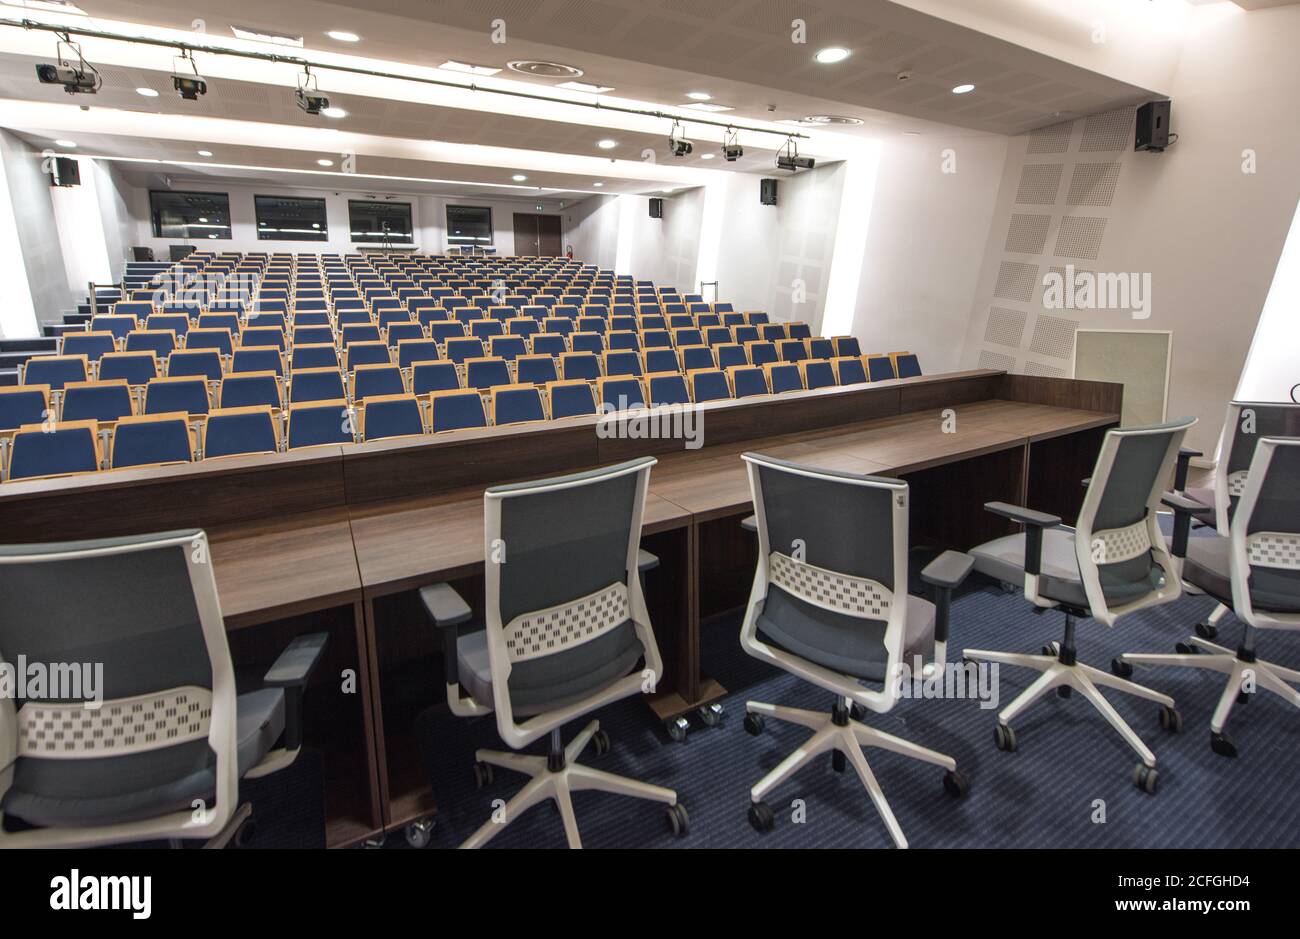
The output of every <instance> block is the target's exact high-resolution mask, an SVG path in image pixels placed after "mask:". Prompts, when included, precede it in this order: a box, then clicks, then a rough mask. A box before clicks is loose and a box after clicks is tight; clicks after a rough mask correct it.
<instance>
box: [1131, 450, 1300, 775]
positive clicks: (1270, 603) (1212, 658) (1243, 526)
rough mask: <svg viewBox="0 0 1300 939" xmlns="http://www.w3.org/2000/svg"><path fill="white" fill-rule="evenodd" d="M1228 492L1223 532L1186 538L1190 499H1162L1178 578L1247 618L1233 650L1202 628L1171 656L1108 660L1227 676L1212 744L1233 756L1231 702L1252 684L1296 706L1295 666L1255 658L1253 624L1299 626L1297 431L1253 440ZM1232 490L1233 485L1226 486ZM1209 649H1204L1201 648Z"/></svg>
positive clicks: (1299, 703)
mask: <svg viewBox="0 0 1300 939" xmlns="http://www.w3.org/2000/svg"><path fill="white" fill-rule="evenodd" d="M1233 489H1237V491H1236V492H1233V493H1232V498H1233V502H1234V511H1233V513H1232V521H1231V523H1230V525H1229V530H1228V533H1227V534H1226V535H1223V534H1218V535H1214V536H1210V537H1197V538H1190V539H1189V538H1188V533H1189V529H1190V526H1191V520H1192V518H1193V517H1194V516H1195V515H1196V513H1197V511H1198V504H1197V503H1195V502H1194V501H1192V500H1190V499H1188V498H1186V497H1181V496H1178V495H1176V494H1173V493H1170V494H1167V495H1166V496H1165V504H1167V505H1168V506H1170V507H1171V508H1172V509H1173V510H1174V512H1175V513H1176V519H1177V520H1176V522H1175V525H1174V538H1173V553H1174V556H1175V557H1177V558H1180V559H1185V561H1184V563H1183V579H1184V580H1186V581H1187V582H1188V583H1190V584H1194V585H1195V586H1196V587H1198V588H1199V589H1200V590H1201V591H1202V592H1204V593H1206V594H1208V595H1209V596H1211V597H1213V598H1214V599H1215V600H1218V601H1219V603H1220V604H1224V605H1227V606H1229V607H1230V608H1231V609H1232V610H1233V612H1234V613H1235V614H1236V616H1237V618H1238V619H1240V620H1241V621H1242V622H1243V623H1244V624H1245V630H1244V632H1243V634H1242V639H1241V644H1240V645H1239V646H1238V647H1237V649H1236V651H1233V650H1231V649H1228V648H1225V647H1224V646H1220V645H1216V644H1215V643H1213V642H1210V641H1209V640H1208V639H1206V638H1204V637H1203V636H1200V635H1195V636H1191V637H1189V638H1188V640H1187V642H1186V643H1179V647H1178V648H1179V651H1178V652H1177V653H1175V654H1171V655H1161V654H1146V653H1125V654H1123V655H1121V656H1120V657H1119V658H1117V659H1116V660H1115V661H1114V662H1113V663H1112V670H1113V671H1114V672H1115V673H1116V674H1118V675H1122V676H1128V675H1130V674H1132V672H1133V666H1134V665H1166V666H1176V667H1183V668H1203V669H1208V670H1210V671H1215V672H1221V673H1223V674H1225V675H1227V676H1228V679H1227V683H1226V684H1225V685H1224V688H1223V693H1222V695H1220V697H1219V703H1218V705H1217V706H1216V707H1215V709H1214V715H1213V717H1211V719H1210V748H1211V749H1212V750H1213V751H1214V752H1215V753H1218V754H1220V755H1221V756H1236V755H1237V747H1236V744H1235V743H1233V741H1232V738H1231V737H1229V736H1228V734H1227V733H1226V732H1225V731H1224V727H1225V725H1226V724H1227V722H1228V716H1229V715H1230V714H1231V713H1232V707H1233V705H1234V704H1236V703H1238V702H1239V701H1243V700H1247V699H1245V698H1243V697H1242V696H1243V695H1249V694H1251V693H1252V692H1253V691H1255V690H1258V689H1264V690H1267V691H1271V692H1273V693H1274V694H1276V695H1278V696H1280V697H1281V698H1283V699H1284V700H1286V701H1290V702H1291V704H1292V705H1293V706H1295V707H1300V691H1297V690H1296V689H1295V688H1292V687H1291V685H1290V684H1288V682H1291V683H1300V671H1297V670H1296V669H1292V668H1285V667H1283V666H1281V665H1277V664H1275V663H1273V662H1267V661H1264V660H1263V659H1261V658H1259V657H1258V655H1257V654H1256V652H1255V641H1256V638H1257V637H1256V633H1257V631H1259V630H1272V629H1282V630H1300V438H1296V437H1287V438H1281V437H1265V438H1263V439H1261V440H1259V441H1258V444H1257V446H1255V447H1254V453H1253V456H1252V458H1251V462H1250V465H1249V467H1248V471H1245V479H1244V482H1243V483H1242V487H1241V488H1238V487H1236V486H1235V485H1234V486H1233ZM1230 492H1231V490H1230ZM1203 652H1204V653H1208V654H1202V653H1203Z"/></svg>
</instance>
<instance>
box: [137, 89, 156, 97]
mask: <svg viewBox="0 0 1300 939" xmlns="http://www.w3.org/2000/svg"><path fill="white" fill-rule="evenodd" d="M135 93H136V94H138V95H140V96H141V97H142V98H156V97H158V92H156V91H154V90H153V89H152V88H137V89H136V90H135Z"/></svg>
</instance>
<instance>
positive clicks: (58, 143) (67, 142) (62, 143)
mask: <svg viewBox="0 0 1300 939" xmlns="http://www.w3.org/2000/svg"><path fill="white" fill-rule="evenodd" d="M54 143H55V145H56V146H59V147H75V146H76V145H77V143H76V141H74V140H56V141H54Z"/></svg>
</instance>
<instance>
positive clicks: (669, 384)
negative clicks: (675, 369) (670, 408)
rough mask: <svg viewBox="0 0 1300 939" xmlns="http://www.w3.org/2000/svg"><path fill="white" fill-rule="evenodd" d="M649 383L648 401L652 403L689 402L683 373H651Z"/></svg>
mask: <svg viewBox="0 0 1300 939" xmlns="http://www.w3.org/2000/svg"><path fill="white" fill-rule="evenodd" d="M649 383H650V403H651V404H653V405H656V406H657V405H661V404H689V403H690V401H691V395H690V392H689V391H687V389H686V376H685V375H681V374H675V375H651V376H650V378H649Z"/></svg>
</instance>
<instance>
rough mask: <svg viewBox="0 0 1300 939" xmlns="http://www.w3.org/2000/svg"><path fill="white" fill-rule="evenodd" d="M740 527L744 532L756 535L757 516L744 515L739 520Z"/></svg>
mask: <svg viewBox="0 0 1300 939" xmlns="http://www.w3.org/2000/svg"><path fill="white" fill-rule="evenodd" d="M740 527H741V528H743V529H745V531H752V532H753V533H754V534H758V516H757V515H746V516H745V517H744V518H742V519H741V520H740Z"/></svg>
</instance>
